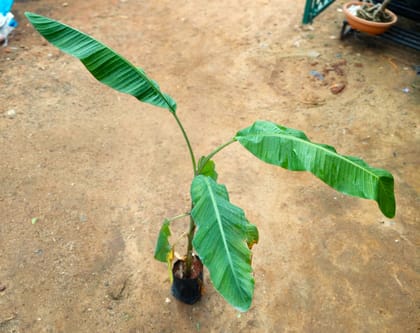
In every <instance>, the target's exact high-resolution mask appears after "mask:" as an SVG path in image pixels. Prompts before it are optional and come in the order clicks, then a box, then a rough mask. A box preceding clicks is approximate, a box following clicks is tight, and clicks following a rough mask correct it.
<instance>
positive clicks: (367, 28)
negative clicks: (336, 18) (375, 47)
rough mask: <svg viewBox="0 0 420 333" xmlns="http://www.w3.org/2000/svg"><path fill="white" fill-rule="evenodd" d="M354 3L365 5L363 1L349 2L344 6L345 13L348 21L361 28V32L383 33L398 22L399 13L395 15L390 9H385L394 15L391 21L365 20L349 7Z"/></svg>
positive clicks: (354, 27) (354, 26)
mask: <svg viewBox="0 0 420 333" xmlns="http://www.w3.org/2000/svg"><path fill="white" fill-rule="evenodd" d="M353 5H356V6H361V5H363V2H361V1H350V2H347V3H346V4H345V5H344V6H343V11H344V15H345V16H346V20H347V22H348V23H349V24H350V26H351V27H352V28H353V29H355V30H359V31H361V32H365V33H368V34H371V35H380V34H383V33H384V32H385V31H387V30H388V29H389V28H390V27H391V26H392V25H393V24H395V23H396V22H397V15H395V14H394V13H393V12H391V11H390V10H389V9H385V11H386V13H388V14H389V15H390V16H391V17H392V20H391V21H390V22H372V21H367V20H364V19H362V18H360V17H357V16H355V15H353V14H352V13H351V12H350V11H349V7H350V6H353Z"/></svg>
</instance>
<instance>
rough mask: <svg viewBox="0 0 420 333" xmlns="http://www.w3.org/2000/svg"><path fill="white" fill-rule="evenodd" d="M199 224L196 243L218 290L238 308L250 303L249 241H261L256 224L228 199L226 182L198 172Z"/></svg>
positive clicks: (193, 189) (196, 210) (196, 208)
mask: <svg viewBox="0 0 420 333" xmlns="http://www.w3.org/2000/svg"><path fill="white" fill-rule="evenodd" d="M191 198H192V201H193V205H194V208H193V210H192V212H191V215H192V217H193V219H194V222H195V224H196V226H197V231H196V234H195V235H194V239H193V245H194V248H195V250H196V252H197V253H198V256H199V257H200V259H201V260H202V262H203V264H204V265H205V266H206V267H207V268H208V270H209V272H210V278H211V280H212V282H213V285H214V287H215V288H216V290H217V291H218V292H219V293H220V294H221V295H222V296H223V297H224V298H225V299H226V300H227V301H228V302H229V303H230V304H231V305H232V306H234V307H235V308H237V309H238V310H240V311H246V310H248V309H249V307H250V306H251V302H252V296H253V293H254V278H253V275H252V267H251V251H250V250H249V248H248V246H247V244H249V245H252V244H254V243H256V242H257V241H258V231H257V228H256V227H255V226H254V225H252V224H250V223H249V222H248V220H247V219H246V218H245V214H244V212H243V210H242V209H241V208H239V207H236V206H234V205H232V204H231V203H230V202H229V196H228V192H227V190H226V188H225V186H224V185H221V184H217V183H216V182H215V181H214V180H213V179H212V178H211V177H207V176H203V175H199V176H196V177H195V178H194V180H193V182H192V185H191Z"/></svg>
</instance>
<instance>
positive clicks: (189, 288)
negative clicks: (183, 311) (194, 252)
mask: <svg viewBox="0 0 420 333" xmlns="http://www.w3.org/2000/svg"><path fill="white" fill-rule="evenodd" d="M184 266H185V261H183V260H178V261H176V262H175V264H174V266H173V268H172V276H173V283H172V287H171V291H172V295H173V296H174V297H175V298H176V299H177V300H179V301H181V302H183V303H186V304H194V303H196V302H197V301H198V300H200V298H201V292H202V287H203V264H202V262H201V260H200V258H198V257H197V256H194V257H193V263H192V274H191V275H192V276H191V277H189V278H186V277H183V276H182V274H183V273H182V272H183V271H184V270H185V267H184Z"/></svg>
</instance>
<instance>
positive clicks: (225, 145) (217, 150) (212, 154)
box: [197, 138, 237, 175]
mask: <svg viewBox="0 0 420 333" xmlns="http://www.w3.org/2000/svg"><path fill="white" fill-rule="evenodd" d="M236 141H237V140H236V139H235V138H233V139H230V140H229V141H228V142H226V143H224V144H222V145H220V146H219V147H217V148H216V149H215V150H213V151H212V152H211V153H210V154H208V155H207V156H206V157H205V159H204V160H203V163H201V168H200V170H197V174H198V175H199V174H200V172H201V170H202V168H203V167H204V166H205V165H206V164H207V162H208V161H210V160H211V158H212V157H213V156H214V155H216V154H217V153H218V152H219V151H221V150H222V149H223V148H225V147H227V146H229V145H230V144H232V143H234V142H236Z"/></svg>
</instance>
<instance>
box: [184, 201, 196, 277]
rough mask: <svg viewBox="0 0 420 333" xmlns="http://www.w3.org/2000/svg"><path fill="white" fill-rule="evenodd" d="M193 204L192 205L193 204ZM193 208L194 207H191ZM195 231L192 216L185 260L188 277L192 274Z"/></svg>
mask: <svg viewBox="0 0 420 333" xmlns="http://www.w3.org/2000/svg"><path fill="white" fill-rule="evenodd" d="M191 206H192V205H191ZM191 209H192V207H191ZM194 233H195V223H194V220H193V218H192V216H190V230H189V231H188V248H187V259H186V260H185V275H186V276H187V277H190V276H191V267H192V252H193V244H192V241H193V238H194Z"/></svg>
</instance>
